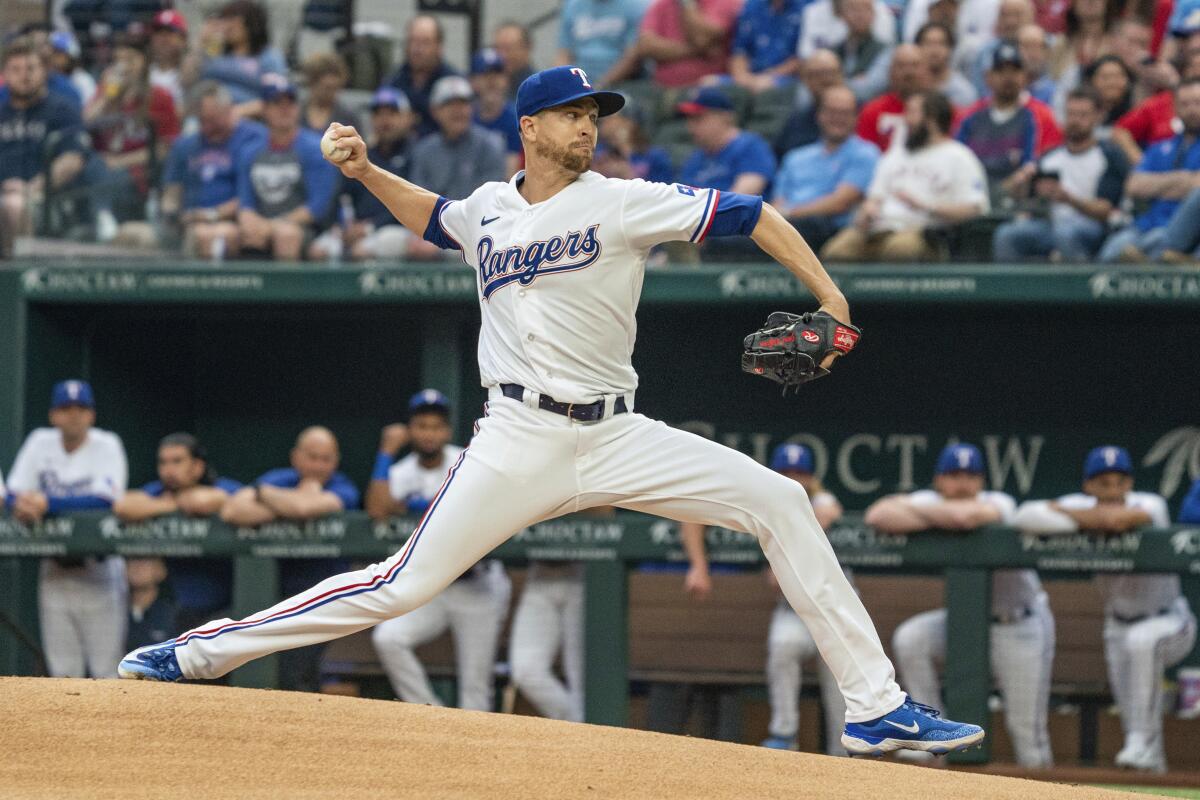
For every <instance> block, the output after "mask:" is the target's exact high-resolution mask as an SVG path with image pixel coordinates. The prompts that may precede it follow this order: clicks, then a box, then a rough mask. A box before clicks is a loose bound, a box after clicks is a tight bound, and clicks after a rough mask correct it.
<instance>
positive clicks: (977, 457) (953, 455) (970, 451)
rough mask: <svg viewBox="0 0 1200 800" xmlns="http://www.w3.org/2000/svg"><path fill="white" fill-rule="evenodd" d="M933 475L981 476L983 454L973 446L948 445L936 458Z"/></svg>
mask: <svg viewBox="0 0 1200 800" xmlns="http://www.w3.org/2000/svg"><path fill="white" fill-rule="evenodd" d="M933 472H934V474H935V475H945V474H946V473H947V472H970V473H973V474H976V475H982V474H983V453H981V452H979V448H978V447H976V446H975V445H973V444H948V445H946V447H945V448H943V450H942V452H941V454H940V455H939V456H938V460H937V466H936V467H935V468H934V470H933Z"/></svg>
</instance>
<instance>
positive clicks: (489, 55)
mask: <svg viewBox="0 0 1200 800" xmlns="http://www.w3.org/2000/svg"><path fill="white" fill-rule="evenodd" d="M486 72H504V59H502V58H501V57H500V54H499V53H497V52H496V50H495V48H492V47H485V48H483V49H482V50H480V51H479V52H478V53H476V54H475V57H474V58H472V59H471V74H472V75H483V74H484V73H486Z"/></svg>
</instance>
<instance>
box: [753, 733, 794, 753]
mask: <svg viewBox="0 0 1200 800" xmlns="http://www.w3.org/2000/svg"><path fill="white" fill-rule="evenodd" d="M761 746H762V747H766V748H767V749H769V750H799V749H800V748H799V746H798V745H797V744H796V737H794V736H790V737H789V736H768V737H767V738H766V739H763V740H762V745H761Z"/></svg>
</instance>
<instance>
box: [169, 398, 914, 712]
mask: <svg viewBox="0 0 1200 800" xmlns="http://www.w3.org/2000/svg"><path fill="white" fill-rule="evenodd" d="M527 394H532V393H527ZM535 398H536V395H533V396H532V397H531V398H528V399H526V400H525V402H524V403H522V402H518V401H516V400H511V399H508V398H505V397H503V396H500V393H499V391H498V389H493V390H492V400H491V402H490V403H489V410H488V412H487V413H486V414H485V416H484V417H483V418H482V419H481V420H480V421H479V423H478V432H477V434H476V435H475V437H474V439H472V441H471V445H470V446H469V447H468V448H467V449H466V450H465V451H463V453H462V455H461V456H460V457H459V459H458V461H457V462H455V464H454V466H453V467H451V469H450V473H449V474H448V475H447V478H446V483H445V484H443V486H442V489H441V490H440V491H439V492H438V495H437V497H435V498H434V500H433V502H432V503H431V504H430V507H429V510H428V512H427V513H426V515H425V518H424V519H423V520H422V522H421V524H420V525H419V526H418V527H417V529H416V531H415V532H414V533H413V535H412V537H411V538H410V539H409V541H408V542H407V543H406V544H405V546H404V547H403V549H401V550H400V552H398V553H396V554H395V555H393V556H392V557H390V558H388V559H387V560H385V561H382V562H380V563H378V564H373V565H371V566H369V567H367V568H366V569H362V570H358V571H356V572H349V573H346V574H344V575H338V576H335V577H333V578H329V579H327V580H325V581H322V582H321V583H319V584H318V585H317V586H315V587H313V588H312V589H310V590H308V591H307V592H303V593H301V594H299V595H296V596H295V597H291V598H289V599H287V600H284V601H283V602H281V603H278V604H276V605H275V606H272V607H271V608H269V609H267V610H265V611H262V612H259V613H257V614H254V615H251V616H250V617H247V618H246V619H244V620H241V621H237V622H235V621H233V620H228V619H226V620H216V621H214V622H211V623H208V624H206V625H203V626H201V627H199V628H197V629H195V630H192V631H189V632H188V633H185V634H184V635H183V636H181V637H179V639H178V640H177V648H176V651H175V654H176V657H177V658H178V660H179V666H180V668H181V670H182V672H183V675H184V677H187V678H217V677H220V676H221V675H224V674H225V673H227V672H229V671H230V670H232V669H234V668H236V667H238V666H240V665H242V664H245V663H246V662H247V661H250V660H252V659H254V658H258V657H260V656H263V655H267V654H268V653H272V652H276V651H278V650H283V649H287V648H291V647H301V646H304V645H309V644H315V643H317V642H322V641H326V640H329V639H332V638H335V637H338V636H345V635H347V634H350V633H354V632H356V631H359V630H362V629H364V628H368V627H370V626H372V625H376V624H378V623H380V622H382V621H384V620H386V619H391V618H392V617H396V616H399V615H401V614H406V613H408V612H409V611H412V610H413V609H415V608H418V607H420V606H421V605H423V604H425V603H427V602H429V600H430V599H431V598H432V597H433V596H434V595H436V594H437V593H438V592H440V591H442V590H443V589H445V588H446V586H448V585H449V584H450V583H451V582H452V581H453V580H454V579H455V578H456V577H458V575H460V574H461V573H462V572H463V571H464V570H466V569H467V568H468V567H470V566H471V565H472V564H474V563H475V562H476V561H478V560H480V559H481V558H483V557H484V556H486V555H487V554H488V553H489V552H491V551H492V549H493V548H495V547H496V546H497V545H499V544H500V543H501V542H503V541H505V540H506V539H508V538H509V537H510V536H512V535H513V534H514V533H515V532H516V531H518V530H520V529H522V528H524V527H526V526H528V525H530V524H532V523H534V522H537V521H539V520H543V519H547V518H550V517H555V516H558V515H561V514H567V513H570V512H574V511H580V510H583V509H586V508H591V507H594V506H602V505H615V506H619V507H622V508H627V509H632V510H634V511H642V512H645V513H647V514H654V515H657V516H662V517H667V518H670V519H675V520H679V521H685V522H697V523H700V524H703V525H716V526H720V527H723V528H729V529H732V530H740V531H746V532H748V533H750V534H752V535H754V536H755V537H756V538H757V539H758V541H759V543H760V544H761V546H762V548H763V551H764V553H765V554H766V557H767V560H768V561H769V562H770V564H771V568H772V569H773V570H774V572H775V575H776V576H777V577H778V579H779V585H780V588H782V590H783V593H784V595H785V596H786V597H787V599H788V602H789V603H790V604H791V605H792V607H793V608H795V609H796V611H797V613H799V615H800V617H801V618H802V619H803V620H804V622H805V625H806V626H807V627H808V630H809V632H810V633H811V634H812V637H813V640H814V641H815V642H816V643H817V648H818V649H819V650H820V652H821V655H822V657H823V658H824V659H825V663H826V664H828V665H829V668H830V671H831V672H832V673H833V674H834V676H835V677H836V678H837V681H838V686H839V687H840V688H841V690H842V694H843V695H844V697H845V698H846V719H847V721H849V722H865V721H868V720H873V719H876V718H878V717H881V716H883V715H884V714H887V713H889V712H890V711H892V710H894V709H895V708H897V707H899V705H900V704H901V703H902V702H903V700H904V695H903V693H902V692H901V691H900V687H899V686H898V685H897V684H896V681H895V675H894V671H893V669H892V665H891V662H889V661H888V658H887V656H886V655H885V654H884V652H883V646H882V644H881V643H880V641H879V635H878V634H877V633H876V632H875V626H874V624H873V623H872V622H871V618H870V617H869V616H868V615H867V612H866V609H865V608H863V605H862V602H861V601H860V600H859V599H858V596H857V595H855V593H854V590H853V589H852V588H851V587H850V584H849V582H847V580H846V578H845V576H844V575H842V571H841V567H840V566H839V565H838V561H837V558H836V557H835V556H834V552H833V548H832V547H831V546H830V545H829V541H828V540H827V539H826V538H825V534H824V532H823V531H822V530H821V526H820V525H818V524H817V519H816V517H815V516H814V515H813V512H812V506H811V505H810V504H809V502H808V498H807V496H806V495H805V493H804V490H803V489H802V488H801V487H800V485H799V484H797V483H796V482H795V481H792V480H790V479H788V478H786V477H784V476H783V475H780V474H778V473H775V472H772V471H771V470H769V469H767V468H766V467H764V466H762V465H761V464H759V463H757V462H756V461H754V460H753V459H751V458H750V457H749V456H747V455H745V454H743V453H739V452H737V451H735V450H731V449H729V448H726V447H723V446H721V445H719V444H716V443H715V442H710V441H708V440H707V439H703V438H701V437H699V436H696V435H694V434H690V433H686V432H684V431H679V430H675V429H673V428H670V427H668V426H667V425H665V424H664V423H662V422H657V421H654V420H651V419H648V418H646V417H644V416H642V415H640V414H634V413H626V414H617V415H614V416H612V417H609V418H607V419H603V420H600V421H598V422H594V423H580V422H575V421H572V420H570V419H568V418H566V417H564V416H561V415H559V414H554V413H552V412H549V411H542V410H539V409H537V408H535V407H533V403H534V399H535Z"/></svg>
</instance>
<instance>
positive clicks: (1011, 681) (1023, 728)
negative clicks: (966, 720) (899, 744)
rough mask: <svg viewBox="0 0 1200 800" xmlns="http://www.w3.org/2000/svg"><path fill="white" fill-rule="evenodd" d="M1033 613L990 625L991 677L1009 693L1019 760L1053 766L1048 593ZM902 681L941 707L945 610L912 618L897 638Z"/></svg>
mask: <svg viewBox="0 0 1200 800" xmlns="http://www.w3.org/2000/svg"><path fill="white" fill-rule="evenodd" d="M1028 610H1029V612H1030V613H1029V616H1026V617H1024V618H1023V619H1019V620H1016V621H1013V622H993V623H992V625H991V647H990V650H991V662H992V663H991V666H992V675H993V676H994V677H995V679H996V683H997V684H998V685H999V687H1000V693H1001V694H1002V695H1003V696H1004V722H1005V727H1007V728H1008V734H1009V736H1010V737H1011V738H1012V742H1013V750H1014V751H1015V752H1016V756H1017V763H1018V764H1020V765H1021V766H1023V767H1049V766H1051V765H1052V764H1053V756H1052V754H1051V752H1050V734H1049V730H1048V723H1049V720H1048V719H1047V717H1048V716H1049V706H1050V671H1051V668H1052V666H1053V664H1054V616H1053V614H1051V613H1050V603H1049V601H1048V600H1047V598H1046V595H1045V593H1042V594H1041V595H1039V597H1038V598H1037V600H1036V601H1035V602H1034V603H1033V604H1032V607H1031V608H1029V609H1028ZM892 648H893V650H894V651H895V653H896V665H897V666H898V667H899V668H900V679H901V681H902V682H903V684H904V688H905V689H906V690H907V691H908V693H909V695H911V696H912V698H913V699H914V700H917V701H918V702H921V703H926V704H928V705H931V706H934V707H935V708H939V709H940V708H942V682H941V680H940V678H939V677H938V672H939V668H940V666H941V665H942V664H944V663H945V660H946V609H944V608H939V609H935V610H933V611H926V612H924V613H921V614H917V615H916V616H914V617H910V618H909V619H907V620H905V621H904V622H902V623H901V624H900V626H899V627H898V628H896V633H895V635H894V636H893V637H892Z"/></svg>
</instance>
